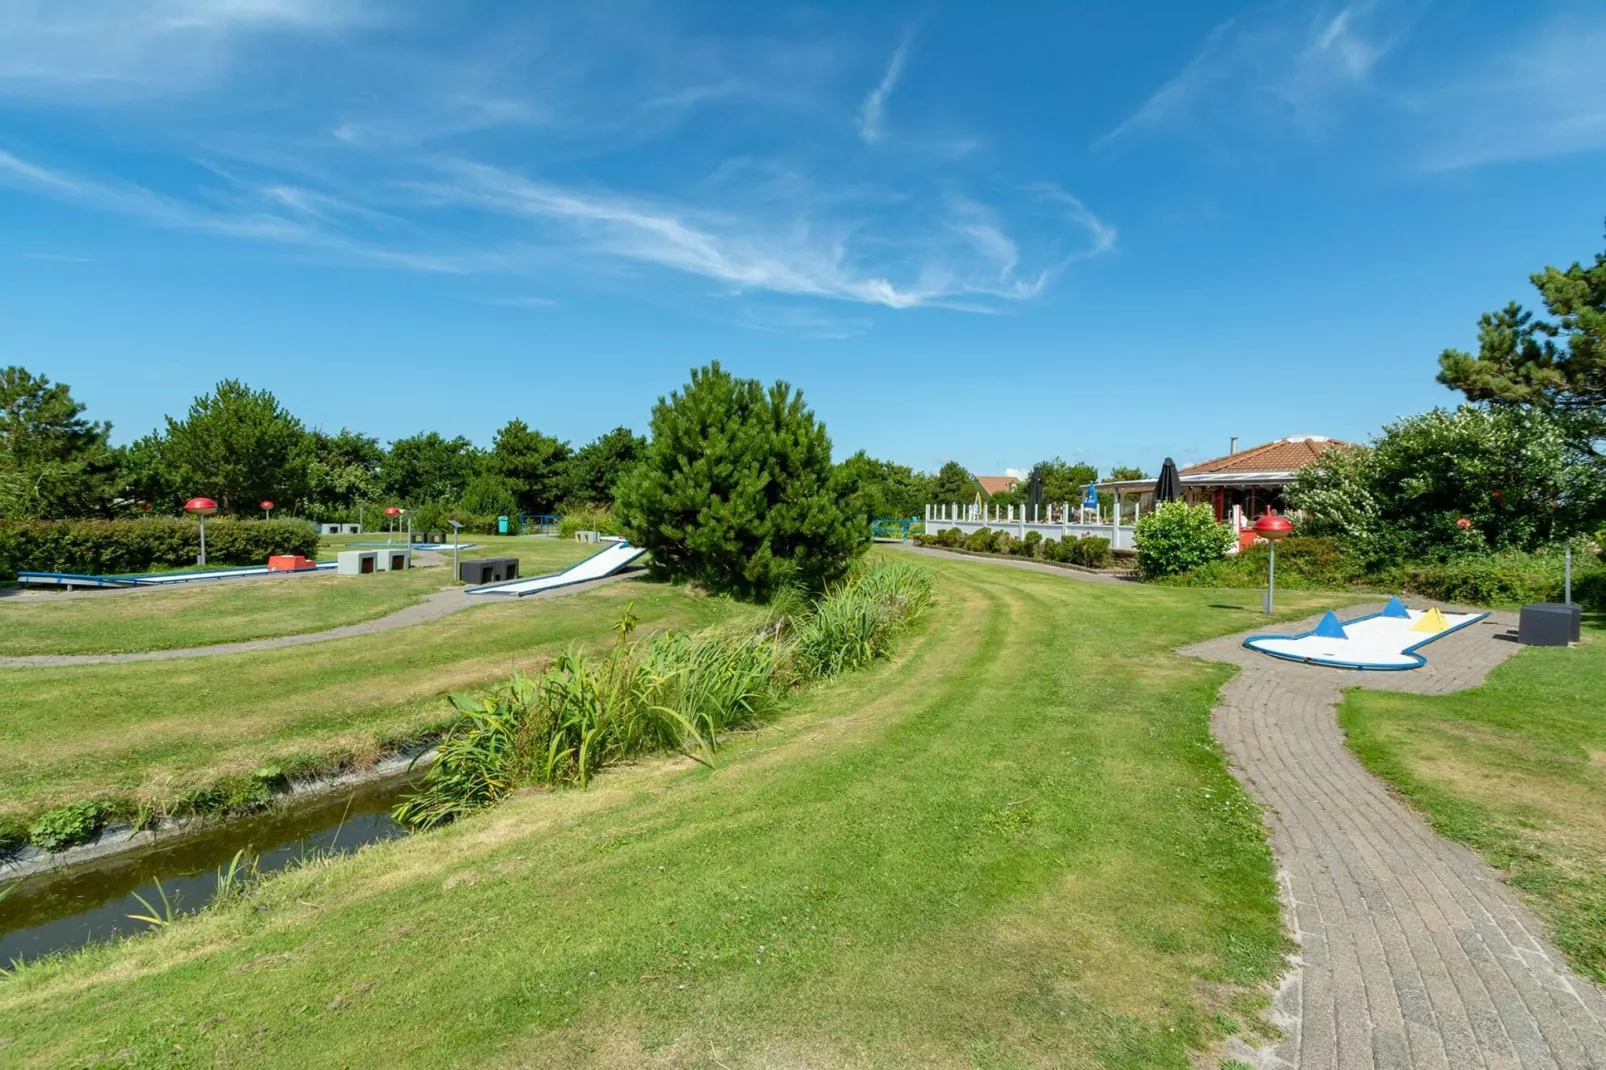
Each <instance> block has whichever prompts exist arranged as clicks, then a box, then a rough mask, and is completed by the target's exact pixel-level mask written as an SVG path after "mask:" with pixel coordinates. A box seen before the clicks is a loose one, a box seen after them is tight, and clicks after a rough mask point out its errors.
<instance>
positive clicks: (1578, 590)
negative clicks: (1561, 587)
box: [1573, 568, 1606, 613]
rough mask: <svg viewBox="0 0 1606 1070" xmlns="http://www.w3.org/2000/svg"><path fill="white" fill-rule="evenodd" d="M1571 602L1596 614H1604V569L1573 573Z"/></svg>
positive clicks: (1605, 583) (1605, 579)
mask: <svg viewBox="0 0 1606 1070" xmlns="http://www.w3.org/2000/svg"><path fill="white" fill-rule="evenodd" d="M1573 601H1574V602H1577V603H1578V604H1579V605H1581V606H1583V607H1584V608H1585V609H1592V610H1594V611H1595V612H1596V613H1606V568H1592V569H1588V570H1587V571H1584V572H1574V573H1573Z"/></svg>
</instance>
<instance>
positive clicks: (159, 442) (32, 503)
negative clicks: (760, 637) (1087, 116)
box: [0, 366, 1142, 522]
mask: <svg viewBox="0 0 1606 1070" xmlns="http://www.w3.org/2000/svg"><path fill="white" fill-rule="evenodd" d="M85 411H86V410H85V406H84V405H83V404H82V403H80V402H79V401H77V400H76V399H74V398H73V396H72V392H71V389H70V388H69V387H68V386H67V385H66V384H64V383H57V382H52V381H50V380H49V379H48V378H46V377H45V376H42V375H35V374H33V373H31V372H29V371H28V370H27V369H26V368H22V367H15V366H14V367H8V368H4V369H0V518H5V519H13V520H26V519H73V518H84V517H115V516H126V515H132V514H135V513H139V512H145V511H149V512H154V513H157V514H174V513H177V512H179V511H180V509H181V508H182V506H183V503H184V502H185V501H187V500H188V499H189V498H191V497H195V496H198V495H199V496H205V497H209V498H212V499H214V500H215V501H216V502H217V503H218V507H219V510H220V511H221V512H222V513H224V514H226V515H235V516H251V515H254V514H256V513H257V512H258V503H259V502H262V501H272V502H273V503H274V505H275V509H276V511H278V512H281V513H282V514H283V515H290V516H301V517H305V518H308V519H312V520H320V521H326V522H354V521H356V520H358V519H359V516H363V517H364V518H365V519H367V518H371V517H372V516H373V513H374V510H376V509H380V508H383V507H384V506H388V505H397V506H402V507H404V508H409V509H413V510H419V509H423V508H426V507H436V508H437V509H440V510H445V511H446V512H448V513H462V514H467V515H471V516H499V515H501V516H516V515H519V514H541V513H553V512H563V511H565V510H566V509H568V508H572V507H575V506H578V505H581V504H585V505H592V506H595V505H602V506H607V505H611V504H612V503H613V501H614V500H615V497H616V491H617V487H618V485H619V483H620V481H621V479H623V478H624V477H625V476H626V475H627V474H628V473H629V472H630V471H631V470H632V469H633V468H634V467H635V466H636V465H637V464H638V463H639V462H640V461H641V459H642V457H643V456H644V455H645V451H646V448H647V445H648V442H647V439H646V438H645V437H643V436H641V435H638V434H636V433H635V432H633V431H632V430H630V429H629V428H627V427H616V428H614V429H613V430H611V431H608V432H606V433H605V434H602V435H599V436H598V437H596V438H595V439H593V440H592V441H590V442H588V443H586V444H585V445H583V446H580V447H578V448H575V447H573V446H571V445H570V444H569V443H568V442H564V441H562V440H560V439H558V438H557V437H555V436H553V435H549V434H546V433H544V432H542V431H539V430H536V429H535V428H532V427H531V426H529V424H527V423H526V422H525V421H523V420H521V419H513V420H509V421H508V422H507V423H506V424H505V425H504V426H503V427H502V428H501V429H500V430H498V431H497V432H496V434H495V436H494V437H493V439H492V443H491V446H490V448H489V449H481V448H478V447H476V446H475V445H474V444H473V443H472V442H471V441H470V440H469V439H467V438H464V437H462V436H457V437H453V438H447V437H446V436H444V435H442V434H440V433H439V432H436V431H424V432H420V433H418V434H415V435H411V436H408V437H406V438H399V439H396V440H394V441H393V442H391V443H390V444H389V445H388V446H386V445H381V443H380V440H379V439H378V438H376V437H374V436H372V435H367V434H364V433H362V432H360V431H353V430H351V429H350V428H344V427H343V428H341V429H340V430H339V431H335V432H330V431H325V430H323V429H321V428H311V429H309V428H308V427H307V426H306V425H305V424H304V423H303V422H302V421H301V420H300V419H299V418H297V417H296V416H295V415H294V414H293V413H291V412H290V411H289V410H288V409H286V408H285V406H284V405H283V404H281V403H280V402H279V400H278V399H277V398H276V397H275V396H274V395H273V394H272V393H271V392H270V391H267V390H257V389H253V388H251V387H250V386H248V385H246V384H245V383H242V382H240V381H238V380H234V379H226V380H224V381H222V382H220V383H218V384H217V386H216V387H215V388H214V389H213V390H211V391H210V392H209V393H206V394H203V395H202V396H200V397H197V398H196V399H195V400H194V401H193V402H191V404H190V406H189V409H188V411H186V412H185V413H184V414H183V415H182V416H178V417H174V416H168V417H166V418H165V419H164V422H163V426H162V427H160V428H158V429H156V430H154V431H152V432H151V433H149V434H147V435H145V436H143V437H141V438H139V439H137V440H135V441H134V442H132V443H130V444H129V445H127V446H113V445H111V444H110V436H111V425H110V424H109V423H107V422H105V421H97V420H91V419H88V418H87V417H86V416H85ZM836 467H837V474H836V478H835V480H834V486H835V487H836V488H837V489H838V490H839V491H840V493H842V494H844V495H848V496H856V499H857V500H856V503H855V511H856V512H862V513H863V514H864V515H866V516H868V517H870V518H878V517H879V518H889V519H890V518H900V517H912V516H919V515H921V512H922V510H923V509H924V508H925V506H926V505H927V504H929V503H933V502H970V501H972V500H974V498H975V496H976V494H977V493H978V488H977V485H976V482H975V480H974V478H973V476H972V475H971V473H970V472H969V470H967V469H966V468H965V467H964V466H963V465H961V464H959V463H958V462H956V461H949V462H947V463H946V464H944V465H942V467H941V468H939V469H938V470H937V471H935V472H923V471H918V470H916V469H914V468H913V467H911V466H909V465H905V464H898V463H897V462H894V461H887V460H881V459H878V458H875V457H872V456H870V455H869V454H868V453H866V452H864V451H862V450H861V451H859V452H858V453H855V454H853V455H852V456H850V457H848V458H847V459H846V460H844V461H842V462H841V463H840V464H839V465H837V466H836ZM1036 470H1037V471H1038V472H1039V473H1040V474H1041V476H1042V485H1043V500H1044V501H1076V500H1079V499H1080V498H1081V496H1082V493H1083V489H1084V488H1085V487H1086V486H1087V484H1088V483H1090V482H1094V481H1096V480H1097V479H1098V470H1097V469H1096V468H1094V467H1093V466H1092V465H1089V464H1081V463H1076V464H1073V463H1070V462H1067V461H1064V460H1062V459H1060V458H1058V457H1055V458H1051V459H1048V460H1044V461H1042V462H1040V463H1039V464H1038V465H1037V468H1036ZM1141 477H1142V472H1140V471H1139V470H1137V469H1133V468H1117V469H1115V470H1113V471H1112V472H1111V478H1116V479H1121V478H1141ZM1025 497H1026V486H1025V483H1024V482H1023V484H1022V485H1021V486H1020V487H1019V488H1017V489H1016V490H1014V491H1012V492H1007V493H1001V494H996V495H993V496H992V498H991V500H993V501H994V502H996V503H997V504H999V505H1010V504H1019V503H1020V502H1023V501H1024V500H1025Z"/></svg>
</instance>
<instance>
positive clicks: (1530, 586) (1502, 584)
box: [1278, 550, 1606, 609]
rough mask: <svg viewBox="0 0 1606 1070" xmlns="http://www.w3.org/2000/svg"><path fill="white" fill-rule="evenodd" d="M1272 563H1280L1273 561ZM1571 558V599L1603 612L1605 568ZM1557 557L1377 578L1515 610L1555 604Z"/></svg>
mask: <svg viewBox="0 0 1606 1070" xmlns="http://www.w3.org/2000/svg"><path fill="white" fill-rule="evenodd" d="M1278 564H1279V565H1281V559H1280V558H1279V561H1278ZM1578 565H1579V559H1578V555H1576V554H1575V555H1574V557H1573V600H1574V601H1576V602H1578V603H1580V604H1582V605H1586V606H1589V607H1590V608H1592V609H1594V608H1606V602H1603V601H1602V590H1603V588H1606V569H1603V568H1598V567H1588V568H1579V567H1578ZM1564 570H1565V564H1564V561H1563V558H1562V555H1561V553H1559V552H1557V551H1555V550H1550V551H1545V552H1541V553H1533V554H1525V553H1518V552H1515V551H1510V552H1507V553H1500V554H1477V555H1470V556H1466V557H1458V558H1452V559H1451V560H1449V561H1442V562H1435V563H1431V564H1426V565H1414V566H1405V567H1402V568H1399V569H1395V570H1392V571H1391V572H1389V573H1387V574H1386V575H1385V576H1383V577H1380V578H1381V579H1382V580H1383V582H1384V583H1385V584H1386V585H1388V586H1389V587H1390V588H1391V589H1392V588H1399V589H1401V590H1405V591H1411V592H1414V593H1416V594H1423V595H1427V596H1428V597H1429V598H1434V599H1438V600H1439V601H1443V602H1460V603H1464V604H1466V605H1474V606H1520V605H1526V604H1528V603H1530V602H1559V601H1561V599H1562V592H1563V588H1564V586H1565V578H1564Z"/></svg>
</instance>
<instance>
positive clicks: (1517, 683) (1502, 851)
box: [1339, 615, 1606, 981]
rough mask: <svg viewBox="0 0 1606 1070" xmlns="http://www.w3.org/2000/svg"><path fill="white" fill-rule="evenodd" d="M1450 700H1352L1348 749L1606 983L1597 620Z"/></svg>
mask: <svg viewBox="0 0 1606 1070" xmlns="http://www.w3.org/2000/svg"><path fill="white" fill-rule="evenodd" d="M1586 638H1587V640H1588V641H1587V642H1586V643H1585V644H1584V645H1583V646H1581V647H1577V648H1574V649H1554V648H1534V649H1529V650H1524V651H1523V652H1522V653H1521V655H1520V656H1518V657H1516V658H1514V659H1512V660H1511V661H1509V662H1507V663H1506V664H1504V665H1502V666H1500V667H1499V668H1498V669H1496V670H1495V671H1494V672H1493V673H1492V674H1491V675H1490V677H1489V680H1488V681H1487V682H1486V683H1485V684H1484V685H1483V686H1482V687H1479V688H1477V689H1475V690H1472V691H1468V692H1463V693H1461V694H1456V695H1443V696H1427V695H1405V694H1394V693H1389V692H1379V691H1356V692H1352V693H1351V694H1350V695H1349V696H1348V697H1347V698H1346V699H1345V701H1344V704H1343V705H1342V706H1341V707H1340V708H1339V720H1340V723H1341V724H1342V725H1343V726H1344V729H1345V731H1346V732H1348V733H1349V738H1350V745H1351V747H1352V748H1353V749H1354V751H1355V753H1356V755H1357V756H1359V758H1360V759H1361V761H1362V762H1364V763H1365V764H1366V766H1367V768H1369V769H1371V770H1372V772H1374V773H1376V774H1377V775H1378V776H1380V777H1382V778H1383V779H1384V780H1386V781H1388V782H1389V783H1390V784H1392V785H1394V786H1395V787H1396V788H1398V789H1399V790H1400V791H1401V792H1402V793H1403V794H1404V795H1405V796H1406V798H1408V799H1409V800H1410V801H1411V802H1412V803H1414V804H1415V805H1416V806H1417V807H1418V808H1419V809H1421V810H1422V811H1423V812H1424V813H1425V814H1426V815H1427V816H1428V819H1429V820H1430V821H1431V822H1432V823H1433V826H1434V827H1435V828H1436V829H1438V830H1439V831H1440V832H1442V833H1443V834H1444V835H1446V836H1449V837H1451V838H1453V839H1457V840H1460V841H1461V842H1463V843H1465V844H1467V845H1468V846H1470V847H1472V848H1474V849H1476V850H1477V851H1478V852H1479V853H1480V854H1482V855H1483V857H1484V858H1485V859H1486V860H1487V861H1488V862H1489V863H1490V864H1491V865H1493V866H1495V867H1496V868H1498V869H1500V870H1503V871H1504V872H1505V873H1506V874H1507V879H1508V880H1509V881H1510V882H1511V883H1512V884H1513V885H1515V886H1516V887H1517V888H1518V889H1520V890H1521V891H1522V892H1523V894H1524V896H1525V897H1526V898H1527V900H1528V902H1529V904H1530V905H1531V906H1532V907H1533V908H1534V910H1535V911H1536V913H1538V914H1539V915H1540V917H1542V918H1543V919H1544V920H1545V921H1546V922H1547V923H1548V924H1549V926H1550V927H1551V930H1552V934H1553V936H1554V938H1555V940H1556V943H1557V945H1558V946H1560V947H1561V949H1562V950H1563V951H1564V952H1565V953H1566V955H1567V957H1568V959H1569V960H1570V961H1571V962H1572V964H1573V965H1574V966H1575V967H1577V968H1578V969H1579V970H1580V971H1581V972H1583V973H1585V974H1588V975H1590V976H1592V977H1594V978H1595V979H1596V980H1597V981H1606V715H1603V707H1602V696H1603V695H1606V619H1602V618H1601V617H1599V616H1598V615H1597V616H1596V617H1595V618H1594V620H1593V622H1592V626H1591V627H1589V628H1588V629H1587V631H1586Z"/></svg>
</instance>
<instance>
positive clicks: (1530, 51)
mask: <svg viewBox="0 0 1606 1070" xmlns="http://www.w3.org/2000/svg"><path fill="white" fill-rule="evenodd" d="M1603 57H1606V16H1597V17H1594V18H1586V17H1583V16H1582V15H1572V16H1568V17H1564V18H1559V19H1556V20H1553V21H1551V22H1548V23H1546V24H1544V25H1542V26H1540V27H1538V28H1536V29H1535V30H1533V31H1531V32H1529V33H1526V34H1521V35H1517V36H1515V37H1513V38H1511V39H1509V40H1506V41H1502V42H1501V44H1500V46H1499V47H1498V48H1497V49H1496V50H1494V51H1492V52H1491V53H1487V54H1484V55H1480V56H1476V57H1473V58H1472V60H1471V62H1469V63H1467V65H1466V67H1465V68H1464V69H1463V70H1461V71H1459V72H1456V73H1455V74H1454V75H1453V76H1452V77H1450V78H1449V79H1448V80H1446V81H1445V82H1443V83H1442V84H1439V85H1435V86H1433V87H1431V88H1427V89H1422V90H1413V91H1410V93H1409V94H1408V98H1407V99H1408V104H1409V105H1410V107H1411V109H1412V111H1413V112H1414V113H1416V114H1417V115H1419V116H1421V117H1422V118H1423V119H1424V120H1426V124H1427V127H1428V128H1427V129H1426V130H1424V131H1423V136H1422V137H1421V138H1419V139H1418V141H1417V144H1419V145H1420V146H1422V148H1421V150H1420V151H1421V156H1420V163H1421V165H1422V166H1423V167H1424V168H1426V169H1427V170H1433V171H1448V170H1456V169H1459V168H1463V167H1473V166H1477V165H1480V164H1491V163H1501V162H1506V161H1511V160H1529V159H1544V158H1547V157H1552V156H1564V155H1570V154H1574V153H1581V152H1598V151H1602V150H1606V59H1603Z"/></svg>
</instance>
